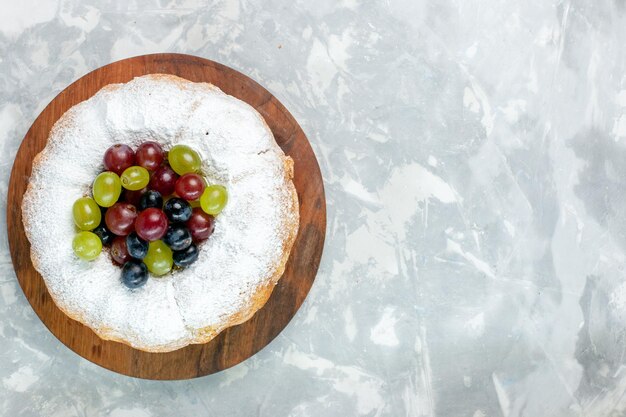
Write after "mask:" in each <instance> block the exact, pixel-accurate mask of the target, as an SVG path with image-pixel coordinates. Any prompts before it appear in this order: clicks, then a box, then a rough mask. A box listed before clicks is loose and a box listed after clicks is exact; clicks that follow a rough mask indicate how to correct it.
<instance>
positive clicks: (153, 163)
mask: <svg viewBox="0 0 626 417" xmlns="http://www.w3.org/2000/svg"><path fill="white" fill-rule="evenodd" d="M163 157H164V153H163V148H161V145H159V144H158V143H156V142H144V143H142V144H141V145H139V147H138V148H137V152H136V159H137V165H139V166H142V167H144V168H145V169H147V170H148V171H154V170H155V169H157V168H158V167H159V166H160V165H161V163H163Z"/></svg>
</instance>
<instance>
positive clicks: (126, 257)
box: [111, 236, 130, 265]
mask: <svg viewBox="0 0 626 417" xmlns="http://www.w3.org/2000/svg"><path fill="white" fill-rule="evenodd" d="M111 258H113V260H114V261H115V262H116V263H117V264H118V265H124V264H125V263H126V262H128V261H130V254H129V253H128V247H127V246H126V238H125V237H123V236H118V237H116V238H115V239H113V243H112V244H111Z"/></svg>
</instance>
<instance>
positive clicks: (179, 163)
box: [167, 145, 200, 175]
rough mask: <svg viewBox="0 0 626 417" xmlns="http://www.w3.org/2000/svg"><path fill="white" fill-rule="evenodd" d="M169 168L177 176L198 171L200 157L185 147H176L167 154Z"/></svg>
mask: <svg viewBox="0 0 626 417" xmlns="http://www.w3.org/2000/svg"><path fill="white" fill-rule="evenodd" d="M167 159H168V161H169V163H170V166H171V167H172V169H173V170H174V172H176V173H177V174H178V175H183V174H187V173H189V172H198V171H200V155H198V153H197V152H196V151H194V150H193V149H191V148H190V147H189V146H187V145H176V146H174V147H173V148H172V149H170V151H169V153H168V154H167Z"/></svg>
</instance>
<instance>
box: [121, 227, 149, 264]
mask: <svg viewBox="0 0 626 417" xmlns="http://www.w3.org/2000/svg"><path fill="white" fill-rule="evenodd" d="M126 247H127V248H128V254H129V255H130V256H132V257H133V258H135V259H143V258H144V257H145V256H146V253H148V242H146V241H145V240H143V239H142V238H140V237H139V236H138V235H137V233H136V232H132V233H131V234H129V235H128V236H126Z"/></svg>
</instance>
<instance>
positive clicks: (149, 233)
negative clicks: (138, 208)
mask: <svg viewBox="0 0 626 417" xmlns="http://www.w3.org/2000/svg"><path fill="white" fill-rule="evenodd" d="M167 224H168V222H167V216H165V213H163V211H162V210H160V209H158V208H149V209H146V210H144V211H142V212H141V213H139V216H138V217H137V221H136V222H135V231H136V232H137V234H138V235H139V237H140V238H142V239H143V240H147V241H149V242H151V241H153V240H157V239H161V238H162V237H163V235H165V232H167Z"/></svg>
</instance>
